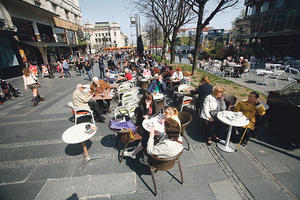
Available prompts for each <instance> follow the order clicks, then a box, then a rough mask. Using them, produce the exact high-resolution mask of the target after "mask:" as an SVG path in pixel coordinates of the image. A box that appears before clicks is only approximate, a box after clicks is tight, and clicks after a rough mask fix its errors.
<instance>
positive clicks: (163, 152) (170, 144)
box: [140, 118, 183, 165]
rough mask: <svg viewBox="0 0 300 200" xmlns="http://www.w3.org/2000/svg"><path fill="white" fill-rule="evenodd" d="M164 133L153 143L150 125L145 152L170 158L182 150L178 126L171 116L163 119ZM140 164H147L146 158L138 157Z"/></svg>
mask: <svg viewBox="0 0 300 200" xmlns="http://www.w3.org/2000/svg"><path fill="white" fill-rule="evenodd" d="M165 131H166V135H164V136H163V137H161V138H160V140H159V142H158V143H157V144H156V145H154V135H155V133H154V127H152V129H151V131H150V134H149V140H148V143H147V153H148V154H149V155H155V156H158V157H160V158H171V157H174V156H176V155H178V154H179V153H180V152H181V151H182V150H183V145H182V138H181V136H180V126H179V124H178V123H177V122H176V121H175V120H174V119H172V118H167V119H166V120H165ZM140 162H141V163H142V164H146V165H147V158H146V157H144V159H142V158H141V159H140Z"/></svg>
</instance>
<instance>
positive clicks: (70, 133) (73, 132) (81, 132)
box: [62, 123, 97, 144]
mask: <svg viewBox="0 0 300 200" xmlns="http://www.w3.org/2000/svg"><path fill="white" fill-rule="evenodd" d="M88 124H90V125H91V127H92V128H93V127H94V128H95V130H94V132H92V133H91V134H88V133H86V132H85V131H86V129H85V126H86V125H88ZM96 132H97V127H96V126H95V125H94V124H91V123H81V124H76V125H74V126H72V127H70V128H68V129H67V130H66V131H65V132H64V133H63V135H62V139H63V141H64V142H65V143H68V144H77V143H81V142H84V141H86V140H88V139H90V138H91V137H93V136H94V135H95V133H96Z"/></svg>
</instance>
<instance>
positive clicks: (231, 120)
mask: <svg viewBox="0 0 300 200" xmlns="http://www.w3.org/2000/svg"><path fill="white" fill-rule="evenodd" d="M217 118H218V119H219V120H220V121H221V122H223V123H225V124H227V125H229V128H228V132H227V136H226V141H224V140H221V141H220V142H218V143H217V147H219V149H221V150H223V151H225V152H229V153H231V152H235V150H236V149H235V146H233V145H231V144H230V136H231V131H232V126H235V127H243V126H247V125H248V124H249V119H248V118H247V117H246V116H245V115H243V113H241V112H232V111H227V110H224V111H221V112H219V113H218V114H217Z"/></svg>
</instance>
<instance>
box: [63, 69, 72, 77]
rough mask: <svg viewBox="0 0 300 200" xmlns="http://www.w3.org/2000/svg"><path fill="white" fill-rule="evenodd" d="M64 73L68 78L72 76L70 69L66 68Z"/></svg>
mask: <svg viewBox="0 0 300 200" xmlns="http://www.w3.org/2000/svg"><path fill="white" fill-rule="evenodd" d="M64 73H65V76H66V77H69V76H71V74H70V72H69V69H66V68H64Z"/></svg>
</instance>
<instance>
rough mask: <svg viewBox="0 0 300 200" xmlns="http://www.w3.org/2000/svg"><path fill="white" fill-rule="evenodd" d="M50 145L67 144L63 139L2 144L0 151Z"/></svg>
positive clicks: (96, 137) (95, 138) (98, 138)
mask: <svg viewBox="0 0 300 200" xmlns="http://www.w3.org/2000/svg"><path fill="white" fill-rule="evenodd" d="M103 137H104V136H103V135H101V136H94V137H92V138H91V139H90V140H91V141H93V142H94V141H99V140H101V139H102V138H103ZM50 144H66V143H65V142H64V141H63V140H62V139H55V140H41V141H34V142H20V143H11V144H1V146H0V149H13V148H21V147H30V146H42V145H50Z"/></svg>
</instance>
